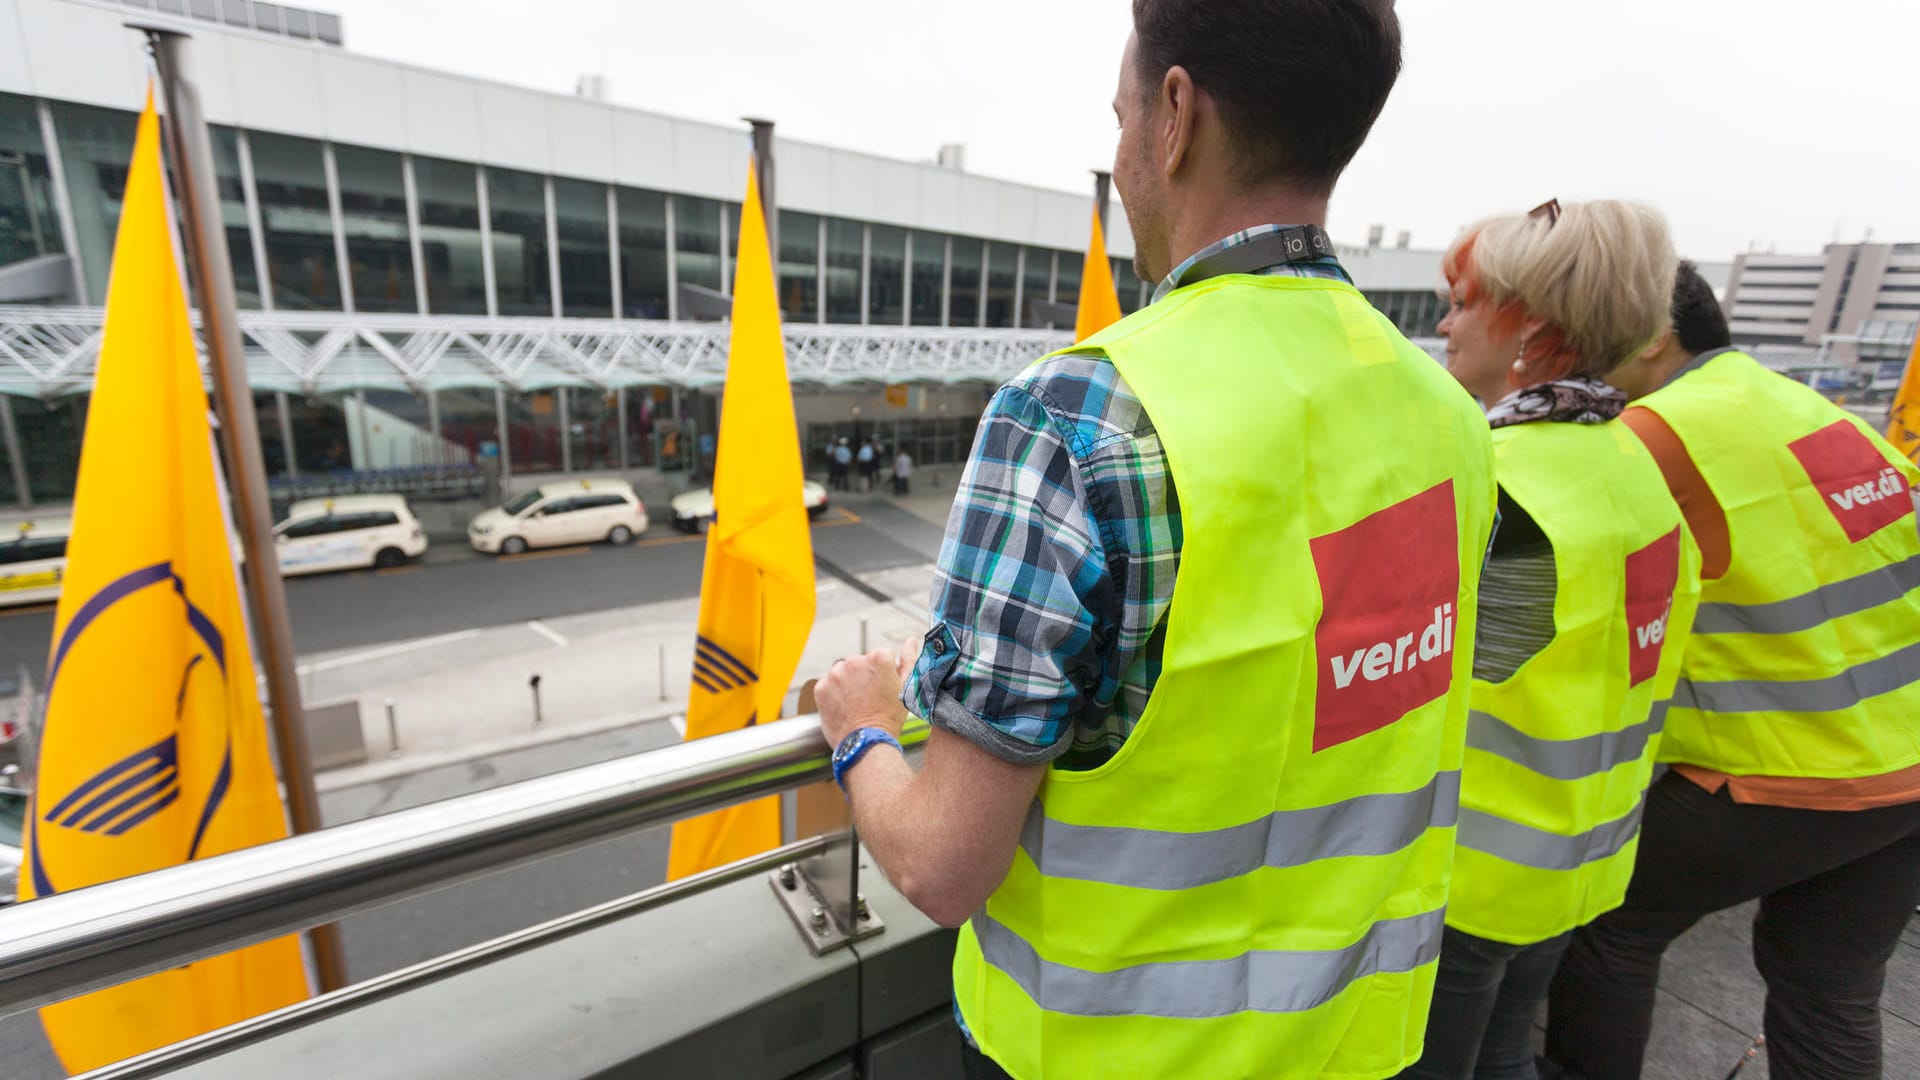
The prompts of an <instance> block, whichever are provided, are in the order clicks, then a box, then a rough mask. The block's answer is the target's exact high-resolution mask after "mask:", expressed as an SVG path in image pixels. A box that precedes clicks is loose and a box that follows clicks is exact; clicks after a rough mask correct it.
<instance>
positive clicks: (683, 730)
mask: <svg viewBox="0 0 1920 1080" xmlns="http://www.w3.org/2000/svg"><path fill="white" fill-rule="evenodd" d="M667 723H669V724H672V725H673V730H675V731H677V732H679V733H680V737H681V738H683V739H684V738H686V737H687V718H686V717H684V716H682V715H680V714H679V713H674V714H673V715H672V716H669V717H667Z"/></svg>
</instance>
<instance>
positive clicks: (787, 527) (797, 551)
mask: <svg viewBox="0 0 1920 1080" xmlns="http://www.w3.org/2000/svg"><path fill="white" fill-rule="evenodd" d="M804 479H805V478H804V476H803V475H802V473H801V471H800V433H799V430H798V428H797V426H796V424H795V421H794V416H793V388H792V386H791V384H790V383H789V382H788V381H787V351H786V342H785V339H784V338H782V337H781V334H780V305H779V303H778V302H777V301H776V300H775V293H774V285H773V262H772V259H771V258H770V256H769V254H768V249H767V225H766V218H765V217H764V216H763V215H762V213H761V210H760V191H759V188H758V187H757V185H756V184H755V181H754V178H753V171H752V170H751V169H749V170H748V173H747V199H746V204H745V206H743V207H742V208H741V211H740V261H739V263H738V265H737V267H736V269H735V272H734V278H733V339H732V341H731V343H730V344H729V346H728V349H727V385H726V394H725V396H724V397H723V398H721V402H720V445H719V453H718V455H717V458H716V460H715V463H714V468H713V511H714V513H713V524H712V525H711V526H710V527H709V529H708V532H707V562H706V568H705V570H704V571H703V573H702V576H701V579H700V628H699V638H698V640H697V641H696V642H695V646H694V649H695V652H694V662H693V689H692V690H691V692H690V693H691V700H690V701H689V703H688V705H687V738H689V739H698V738H703V737H705V736H707V735H713V734H717V733H719V732H722V731H738V730H740V729H741V728H744V727H748V726H750V725H752V724H755V723H757V722H759V721H762V720H767V721H771V720H774V719H776V718H778V717H779V715H780V706H781V703H782V701H783V700H784V699H785V698H786V696H787V686H788V684H789V683H791V682H792V681H793V672H794V669H795V668H797V667H798V666H799V664H800V653H801V650H803V649H804V648H806V644H807V634H808V632H809V631H810V630H812V628H813V602H814V587H813V537H812V535H811V534H810V533H809V532H808V531H807V511H806V507H805V505H804V504H803V502H802V498H801V491H800V488H801V485H802V483H803V482H804ZM779 844H780V800H779V799H778V798H777V797H769V798H765V799H760V800H757V801H755V802H752V803H748V804H747V805H745V806H735V807H730V808H728V809H726V810H717V811H715V812H713V813H711V814H706V815H704V816H702V817H697V818H693V819H691V820H689V821H682V822H680V823H679V824H677V825H675V826H674V827H673V847H672V850H671V852H670V853H669V855H668V857H667V878H668V880H674V879H677V878H682V877H686V876H687V875H689V874H697V873H699V872H701V871H703V870H709V869H711V868H713V867H716V866H723V865H725V864H727V863H730V862H734V861H737V860H739V859H744V858H746V857H747V856H749V855H757V854H759V853H760V852H763V851H767V850H769V849H771V848H774V847H777V846H779Z"/></svg>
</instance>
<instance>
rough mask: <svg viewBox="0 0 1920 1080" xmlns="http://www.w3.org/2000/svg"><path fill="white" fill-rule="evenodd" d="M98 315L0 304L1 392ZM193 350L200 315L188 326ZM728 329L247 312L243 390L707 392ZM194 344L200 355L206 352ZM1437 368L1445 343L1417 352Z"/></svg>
mask: <svg viewBox="0 0 1920 1080" xmlns="http://www.w3.org/2000/svg"><path fill="white" fill-rule="evenodd" d="M105 320H106V312H105V309H104V308H97V307H26V306H16V305H0V393H4V394H14V395H17V396H22V397H37V398H52V397H57V396H59V395H62V394H71V393H77V392H80V391H83V390H87V389H89V388H90V387H91V386H92V385H93V372H94V364H95V361H96V360H97V359H98V358H99V354H100V340H101V332H102V327H103V325H104V323H105ZM194 326H195V331H194V332H195V335H196V338H197V337H198V334H199V317H198V314H197V313H196V314H195V316H194ZM728 329H729V328H728V324H727V323H724V322H664V321H654V320H637V319H636V320H615V319H499V318H487V317H485V316H477V315H474V316H463V315H371V314H342V313H339V312H293V311H242V312H240V333H241V336H242V339H243V341H244V342H245V345H246V350H247V370H248V378H249V381H250V382H251V383H252V384H253V386H254V388H255V389H257V390H262V391H273V390H280V391H286V392H289V393H298V394H319V393H327V392H339V391H345V390H356V389H388V390H403V391H409V392H413V393H421V392H425V391H428V390H438V389H451V388H454V387H495V386H500V387H505V388H507V389H510V390H532V389H545V388H547V387H554V386H583V387H595V388H598V389H602V390H613V389H618V388H620V387H625V386H678V387H684V388H688V389H696V388H701V387H711V386H715V385H718V384H719V383H721V382H722V381H724V380H725V378H726V374H727V340H728ZM1072 337H1073V335H1072V334H1071V333H1070V332H1068V331H1063V330H987V329H974V328H970V327H921V326H822V325H817V324H812V323H801V324H790V325H788V326H787V327H786V338H787V367H788V370H789V371H790V372H791V373H792V377H793V381H794V382H795V383H797V384H801V385H812V386H818V387H833V386H843V385H850V384H868V385H872V384H880V383H889V384H898V383H918V384H928V383H933V384H953V383H965V382H987V383H997V382H1002V381H1004V380H1006V379H1008V378H1011V377H1012V376H1014V375H1016V374H1018V373H1019V372H1020V371H1021V369H1023V368H1024V367H1026V365H1028V364H1030V363H1032V362H1033V361H1034V360H1035V359H1036V358H1038V357H1040V356H1044V355H1045V354H1047V353H1049V352H1052V351H1053V350H1055V349H1059V348H1062V347H1064V346H1066V345H1068V344H1070V343H1071V341H1072ZM196 344H198V345H200V347H201V351H202V356H203V357H204V355H205V346H204V344H203V343H200V342H198V341H196ZM1418 344H1420V345H1421V346H1423V347H1424V348H1426V350H1427V351H1428V352H1429V353H1432V354H1434V355H1435V357H1436V358H1437V357H1438V356H1439V348H1440V343H1439V342H1436V341H1429V340H1421V341H1420V342H1418Z"/></svg>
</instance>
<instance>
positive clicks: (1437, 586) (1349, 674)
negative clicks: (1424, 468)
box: [1309, 480, 1460, 753]
mask: <svg viewBox="0 0 1920 1080" xmlns="http://www.w3.org/2000/svg"><path fill="white" fill-rule="evenodd" d="M1309 546H1310V547H1311V548H1312V550H1313V568H1314V572H1315V573H1316V574H1317V575H1318V577H1319V579H1320V597H1321V605H1322V606H1321V613H1320V624H1319V625H1318V626H1317V627H1315V628H1314V635H1313V644H1314V652H1315V654H1316V656H1317V658H1318V663H1319V668H1318V673H1319V674H1318V680H1317V681H1318V692H1317V693H1316V694H1315V695H1314V703H1313V749H1314V752H1315V753H1319V752H1320V751H1322V750H1325V749H1327V748H1328V747H1331V746H1338V745H1340V744H1341V743H1344V742H1348V741H1350V740H1353V739H1357V738H1359V737H1360V736H1362V735H1365V734H1368V733H1369V732H1373V731H1378V730H1379V729H1381V728H1383V727H1386V726H1387V725H1388V724H1391V723H1393V722H1394V721H1396V720H1399V719H1400V718H1401V717H1403V716H1405V715H1406V714H1407V713H1409V712H1411V711H1413V710H1414V709H1417V708H1419V707H1420V706H1422V705H1425V704H1426V703H1427V702H1429V701H1432V700H1433V699H1435V698H1438V697H1442V696H1444V695H1445V694H1446V692H1447V687H1448V686H1449V685H1450V684H1451V683H1452V681H1453V663H1452V660H1453V636H1454V624H1455V621H1456V618H1457V613H1456V611H1455V610H1454V602H1455V600H1456V599H1457V598H1458V597H1459V594H1460V533H1459V525H1458V523H1457V521H1456V519H1455V516H1454V500H1453V481H1452V480H1445V481H1442V482H1441V483H1439V484H1438V485H1436V486H1434V487H1431V488H1428V489H1427V490H1426V491H1423V492H1421V493H1420V494H1418V495H1415V496H1414V497H1413V498H1411V499H1407V500H1405V501H1404V502H1399V503H1395V504H1394V505H1392V506H1389V507H1387V508H1386V509H1385V510H1381V511H1379V512H1377V513H1374V514H1370V515H1368V516H1367V517H1365V518H1362V519H1361V520H1359V521H1357V522H1355V523H1354V524H1352V525H1349V526H1347V527H1346V528H1344V529H1342V530H1340V531H1339V532H1336V533H1328V534H1327V535H1325V536H1319V537H1315V538H1314V539H1313V540H1311V541H1310V542H1309Z"/></svg>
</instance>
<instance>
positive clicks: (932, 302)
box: [910, 232, 947, 326]
mask: <svg viewBox="0 0 1920 1080" xmlns="http://www.w3.org/2000/svg"><path fill="white" fill-rule="evenodd" d="M946 276H947V238H946V237H945V236H942V235H941V234H939V233H927V232H916V233H914V234H913V276H912V279H911V285H910V291H911V292H912V294H913V325H915V326H939V325H940V324H941V317H940V316H941V311H940V307H941V303H940V298H941V296H942V293H943V291H944V289H945V288H946Z"/></svg>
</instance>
